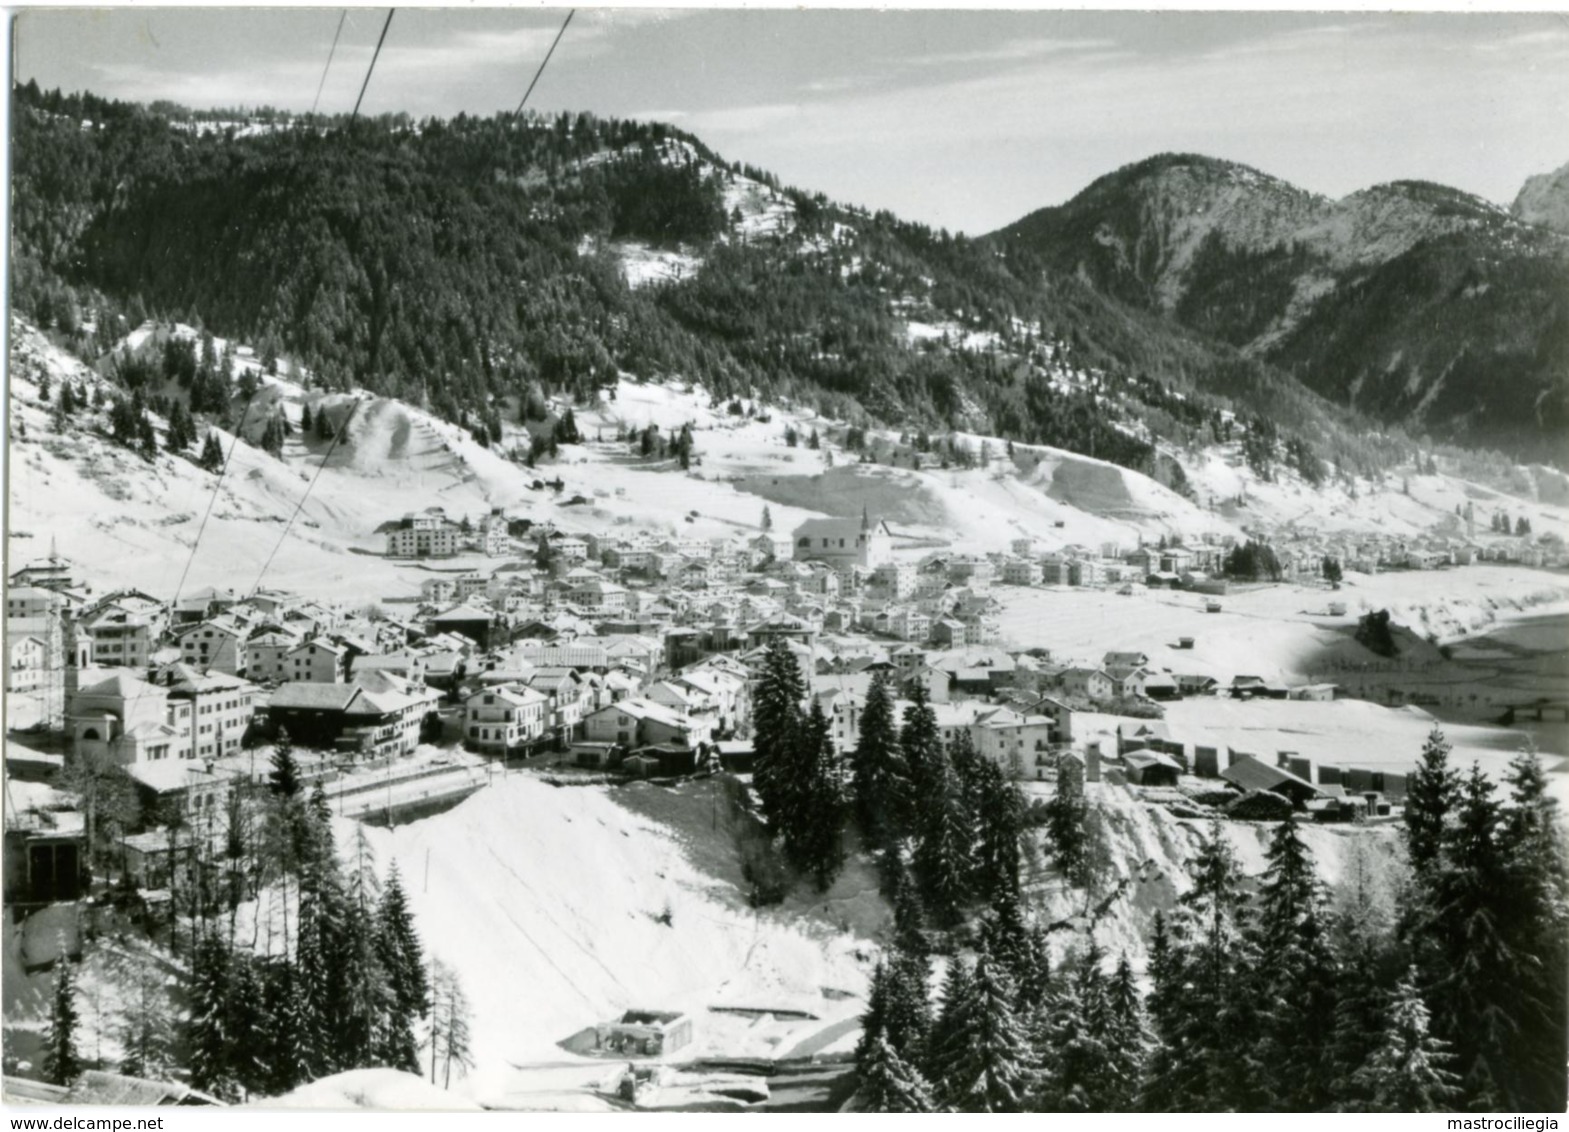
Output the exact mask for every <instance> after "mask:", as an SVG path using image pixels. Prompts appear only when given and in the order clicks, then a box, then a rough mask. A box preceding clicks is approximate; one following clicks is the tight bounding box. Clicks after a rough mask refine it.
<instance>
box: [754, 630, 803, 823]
mask: <svg viewBox="0 0 1569 1132" xmlns="http://www.w3.org/2000/svg"><path fill="white" fill-rule="evenodd" d="M805 698H806V685H805V682H804V681H803V679H802V676H801V667H800V665H799V664H797V663H796V659H795V655H794V654H793V653H792V652H791V651H790V648H789V646H788V645H787V644H786V643H785V641H784V639H783V638H781V637H775V638H774V639H773V640H772V641H770V642H769V643H768V648H767V650H766V652H765V654H764V658H763V671H762V673H761V675H760V676H759V677H758V681H757V690H756V692H755V693H754V694H753V697H752V730H753V735H754V736H755V739H754V740H753V742H754V746H755V749H756V752H757V761H756V763H755V765H754V769H753V772H752V786H753V788H754V789H755V790H756V791H757V796H758V799H759V800H760V801H761V802H762V807H763V816H764V817H766V818H767V819H768V823H769V826H770V828H771V829H772V831H773V833H774V834H775V835H776V836H778V835H781V834H786V833H787V832H788V830H789V829H790V827H791V826H792V825H793V824H794V822H795V820H796V817H797V815H796V814H795V813H794V812H792V806H793V805H794V803H795V802H796V801H797V800H798V797H799V796H798V795H796V794H795V793H794V789H793V788H794V786H795V778H794V775H793V774H792V770H793V764H794V763H795V761H796V757H797V755H798V753H799V751H800V749H801V740H800V732H801V731H802V729H803V723H804V717H803V713H802V711H801V701H802V700H803V699H805Z"/></svg>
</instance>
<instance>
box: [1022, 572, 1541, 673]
mask: <svg viewBox="0 0 1569 1132" xmlns="http://www.w3.org/2000/svg"><path fill="white" fill-rule="evenodd" d="M995 592H996V594H997V595H998V597H999V598H1000V599H1001V600H1002V603H1003V613H1002V633H1003V636H1004V637H1005V638H1006V639H1007V640H1009V641H1010V642H1012V643H1013V644H1016V645H1018V646H1019V647H1020V648H1030V647H1037V646H1038V647H1044V648H1048V649H1050V650H1051V652H1052V658H1053V659H1054V660H1061V661H1079V662H1083V663H1099V662H1100V659H1101V657H1102V656H1103V655H1104V654H1105V653H1106V652H1107V651H1109V650H1118V651H1139V652H1144V653H1147V654H1148V655H1149V657H1150V660H1151V662H1152V663H1153V664H1154V665H1155V666H1156V667H1159V668H1167V667H1169V668H1170V669H1172V670H1173V671H1174V672H1191V673H1194V674H1197V675H1203V676H1213V677H1215V678H1216V679H1217V680H1220V681H1221V682H1222V683H1230V681H1231V679H1232V677H1234V676H1238V675H1251V676H1261V677H1263V678H1265V679H1266V680H1283V681H1288V682H1292V683H1301V682H1306V681H1309V680H1328V681H1331V682H1337V681H1338V679H1340V678H1339V677H1337V676H1335V675H1334V674H1333V672H1334V665H1335V662H1336V661H1342V662H1345V663H1348V664H1356V663H1361V662H1366V661H1376V660H1377V658H1376V657H1373V656H1371V654H1369V653H1368V652H1367V651H1366V650H1365V649H1362V648H1361V647H1360V646H1358V645H1357V644H1356V643H1355V641H1354V640H1353V639H1352V632H1353V630H1354V629H1355V627H1356V623H1357V619H1358V618H1359V617H1360V616H1361V615H1362V614H1364V613H1366V612H1369V611H1372V610H1379V609H1387V610H1389V612H1390V616H1391V617H1392V619H1393V620H1394V621H1395V622H1397V623H1398V624H1401V625H1404V626H1406V627H1407V628H1410V629H1411V630H1413V631H1414V632H1416V633H1417V634H1418V636H1421V637H1424V638H1425V637H1426V636H1427V635H1428V634H1429V633H1432V634H1434V635H1435V636H1436V637H1437V638H1438V640H1439V642H1440V643H1443V642H1447V641H1454V640H1460V639H1462V638H1463V637H1466V636H1471V635H1474V634H1476V633H1478V632H1481V631H1484V630H1486V629H1488V628H1489V627H1491V626H1493V625H1495V624H1501V623H1505V622H1507V621H1508V620H1509V619H1510V618H1511V617H1518V616H1525V615H1530V616H1537V615H1541V614H1550V613H1554V612H1559V613H1561V612H1564V611H1565V610H1569V578H1565V577H1564V576H1562V575H1559V574H1549V573H1545V572H1543V571H1541V570H1532V569H1528V568H1525V567H1516V566H1501V565H1486V566H1466V567H1457V568H1454V569H1450V570H1442V571H1440V570H1426V571H1400V572H1395V573H1385V574H1375V575H1367V574H1347V575H1346V581H1345V583H1344V584H1343V586H1342V588H1341V589H1340V590H1339V591H1331V590H1330V589H1329V588H1327V587H1324V586H1306V585H1291V584H1282V585H1270V586H1258V587H1254V588H1251V589H1245V590H1238V591H1237V592H1234V593H1231V594H1228V595H1226V596H1225V597H1224V598H1221V599H1220V602H1221V611H1220V612H1219V613H1207V612H1205V604H1206V601H1207V600H1208V599H1207V598H1205V597H1204V596H1203V595H1199V594H1192V593H1186V592H1182V591H1173V590H1160V589H1144V588H1142V587H1136V588H1135V590H1134V592H1133V593H1132V594H1129V595H1126V596H1124V595H1122V594H1119V593H1116V592H1115V591H1105V590H1081V589H1072V588H1068V587H1031V588H1025V587H1019V586H998V587H996V590H995ZM1331 601H1337V602H1343V603H1344V604H1345V606H1346V612H1345V613H1344V614H1343V615H1340V616H1335V615H1332V614H1331V613H1330V612H1329V603H1330V602H1331ZM1182 637H1192V638H1193V647H1192V648H1191V649H1180V648H1178V647H1177V643H1178V640H1179V639H1180V638H1182ZM1433 651H1434V650H1431V649H1428V650H1424V651H1423V653H1422V656H1423V657H1424V658H1427V657H1428V656H1430V655H1431V654H1432V652H1433Z"/></svg>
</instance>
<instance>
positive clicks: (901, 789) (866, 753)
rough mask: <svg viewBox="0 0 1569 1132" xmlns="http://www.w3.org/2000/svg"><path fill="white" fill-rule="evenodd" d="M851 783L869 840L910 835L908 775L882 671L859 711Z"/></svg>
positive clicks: (864, 830)
mask: <svg viewBox="0 0 1569 1132" xmlns="http://www.w3.org/2000/svg"><path fill="white" fill-rule="evenodd" d="M853 783H854V793H855V814H856V820H857V822H858V823H859V824H860V827H861V831H862V832H863V833H865V834H866V835H867V837H868V838H878V837H894V838H896V837H900V836H904V835H906V834H907V833H908V832H909V829H908V825H907V819H908V816H909V813H910V809H911V802H912V799H911V798H910V783H909V773H908V770H907V769H906V767H905V765H904V756H903V752H902V751H901V750H900V747H899V738H898V734H897V732H896V730H895V728H894V719H893V692H892V689H891V688H890V687H889V683H888V678H887V675H886V674H885V673H882V672H879V673H877V674H876V675H875V676H873V677H872V683H871V687H870V688H868V689H867V692H866V706H865V707H864V708H863V709H862V710H861V726H860V736H859V740H858V742H857V744H856V748H855V771H854V778H853Z"/></svg>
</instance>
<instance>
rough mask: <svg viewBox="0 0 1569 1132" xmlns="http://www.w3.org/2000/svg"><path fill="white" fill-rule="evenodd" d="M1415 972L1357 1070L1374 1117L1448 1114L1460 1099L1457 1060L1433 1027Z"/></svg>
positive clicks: (1392, 1003) (1403, 983) (1401, 986)
mask: <svg viewBox="0 0 1569 1132" xmlns="http://www.w3.org/2000/svg"><path fill="white" fill-rule="evenodd" d="M1416 980H1417V973H1416V971H1415V969H1412V970H1411V971H1410V972H1408V973H1407V975H1406V977H1405V978H1403V979H1401V980H1400V983H1399V985H1398V986H1397V987H1396V988H1395V993H1394V997H1393V999H1392V1000H1391V1001H1390V1004H1389V1020H1388V1022H1387V1024H1386V1025H1385V1027H1384V1033H1383V1037H1382V1040H1381V1041H1380V1042H1379V1045H1378V1048H1377V1049H1375V1050H1374V1051H1373V1054H1372V1056H1371V1057H1369V1058H1368V1060H1367V1063H1366V1064H1365V1065H1364V1066H1363V1067H1362V1068H1361V1069H1359V1070H1358V1071H1357V1074H1356V1077H1357V1083H1358V1085H1359V1086H1360V1087H1361V1088H1363V1089H1364V1090H1366V1092H1367V1094H1368V1096H1369V1097H1370V1098H1371V1100H1370V1103H1369V1108H1370V1110H1371V1111H1373V1112H1444V1111H1446V1110H1447V1108H1448V1105H1449V1102H1450V1101H1451V1100H1452V1099H1453V1098H1454V1097H1455V1096H1457V1094H1458V1093H1459V1089H1458V1088H1457V1087H1456V1078H1455V1075H1454V1073H1453V1072H1451V1071H1450V1070H1449V1068H1448V1066H1449V1064H1450V1062H1452V1061H1453V1058H1452V1057H1451V1056H1450V1054H1449V1053H1448V1052H1447V1050H1446V1048H1445V1044H1444V1043H1443V1042H1442V1041H1441V1040H1439V1039H1438V1038H1437V1037H1435V1036H1434V1035H1433V1034H1432V1033H1431V1032H1430V1030H1429V1027H1428V1011H1427V1007H1426V1006H1425V1005H1424V1004H1423V1002H1422V995H1421V993H1420V992H1419V991H1418V990H1417V986H1416Z"/></svg>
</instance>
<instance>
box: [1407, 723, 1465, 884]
mask: <svg viewBox="0 0 1569 1132" xmlns="http://www.w3.org/2000/svg"><path fill="white" fill-rule="evenodd" d="M1449 750H1450V747H1449V741H1448V740H1447V739H1445V738H1444V734H1443V732H1442V731H1440V730H1439V729H1438V727H1437V726H1434V728H1433V730H1432V733H1431V734H1429V735H1428V737H1427V742H1426V743H1424V744H1423V746H1422V757H1421V760H1420V761H1419V763H1418V764H1417V769H1416V770H1415V772H1413V773H1412V775H1411V777H1410V778H1409V779H1408V780H1407V782H1406V806H1405V814H1404V820H1405V827H1406V855H1407V858H1408V859H1409V860H1410V862H1411V868H1412V871H1413V872H1415V873H1417V874H1418V875H1419V876H1420V875H1421V874H1424V873H1426V872H1427V871H1428V870H1429V869H1430V868H1432V867H1434V866H1435V865H1436V864H1437V863H1438V859H1439V853H1440V851H1441V850H1442V848H1443V843H1444V826H1445V824H1446V822H1447V821H1448V819H1449V815H1450V813H1451V812H1452V811H1453V809H1454V806H1455V803H1456V800H1457V797H1458V794H1459V789H1460V775H1459V773H1458V772H1457V771H1455V770H1454V769H1452V768H1451V767H1450V766H1449Z"/></svg>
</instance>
